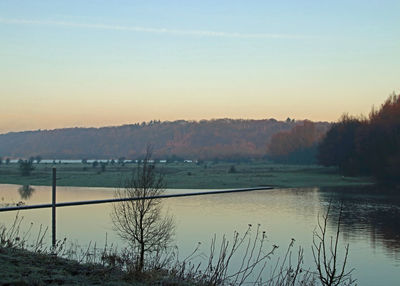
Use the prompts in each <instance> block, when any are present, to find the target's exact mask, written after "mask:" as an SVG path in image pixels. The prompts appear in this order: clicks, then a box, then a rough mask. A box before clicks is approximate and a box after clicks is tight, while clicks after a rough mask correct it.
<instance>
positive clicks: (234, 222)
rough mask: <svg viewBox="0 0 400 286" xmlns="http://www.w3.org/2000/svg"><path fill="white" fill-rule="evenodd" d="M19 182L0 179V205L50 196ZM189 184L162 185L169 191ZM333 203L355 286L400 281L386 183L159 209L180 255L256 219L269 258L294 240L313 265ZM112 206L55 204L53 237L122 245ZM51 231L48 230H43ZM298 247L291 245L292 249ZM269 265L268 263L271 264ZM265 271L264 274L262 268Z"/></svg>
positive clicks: (190, 201) (168, 204)
mask: <svg viewBox="0 0 400 286" xmlns="http://www.w3.org/2000/svg"><path fill="white" fill-rule="evenodd" d="M19 188H20V186H17V185H8V184H0V204H2V205H3V206H4V205H5V204H7V203H13V204H15V203H17V202H19V201H23V202H25V203H26V204H37V203H49V202H51V187H44V186H33V188H34V190H33V191H32V192H31V193H30V196H29V197H28V195H29V194H26V193H25V194H23V198H22V197H21V194H20V192H19V191H18V190H19ZM193 191H194V190H181V189H179V190H172V189H169V190H167V193H182V192H193ZM113 196H114V189H111V188H88V187H57V201H58V202H64V201H79V200H92V199H106V198H112V197H113ZM330 202H331V205H332V212H331V216H330V218H329V220H328V229H329V230H330V231H334V230H335V228H336V222H337V217H338V210H339V206H340V203H341V202H343V207H344V211H343V215H342V228H341V233H340V247H341V249H343V248H344V246H345V244H347V243H349V245H350V251H349V260H348V266H349V267H350V268H355V270H354V272H353V277H354V278H356V279H357V280H358V285H398V281H399V278H400V275H399V271H400V195H399V194H398V192H397V193H396V192H392V191H389V190H384V189H380V190H378V189H376V188H375V187H368V188H365V187H364V188H354V187H353V188H322V189H320V188H296V189H274V190H264V191H254V192H246V193H230V194H218V195H207V196H199V197H182V198H169V199H165V200H164V202H163V206H164V209H165V210H166V211H168V212H169V213H170V214H172V215H173V216H174V219H175V222H176V236H175V243H176V245H177V246H178V247H179V250H180V257H182V258H184V257H185V256H186V255H188V254H189V253H191V252H192V251H193V249H194V248H195V247H196V246H197V243H198V242H201V243H202V246H201V251H202V252H204V253H208V250H209V248H208V247H209V244H210V241H211V239H212V237H213V235H214V234H216V235H217V237H218V238H221V237H222V235H224V234H226V236H227V237H228V238H231V237H232V236H233V232H234V231H235V230H236V231H238V232H240V233H243V232H245V231H246V229H247V227H248V224H252V225H257V224H261V228H262V230H265V231H266V234H267V236H268V244H269V245H271V246H272V245H274V244H275V245H279V246H280V247H279V248H278V251H277V252H276V255H275V256H279V255H283V253H284V251H285V249H286V248H287V245H288V244H289V242H290V241H291V238H294V239H295V240H296V241H295V246H299V245H301V246H302V247H304V255H305V263H306V264H309V265H312V263H313V262H312V261H313V259H312V253H311V245H312V236H313V231H314V229H315V227H316V225H317V218H318V215H322V214H324V213H325V211H326V209H327V207H328V205H329V203H330ZM111 209H112V206H111V204H103V205H91V206H74V207H65V208H58V209H57V236H58V238H63V237H67V239H68V241H70V242H76V243H78V244H80V245H82V246H84V245H87V244H88V243H89V242H90V241H92V242H96V243H97V245H100V246H101V245H104V242H105V238H106V233H107V237H108V242H109V243H110V242H113V243H115V244H118V245H119V246H120V247H122V246H123V245H124V243H123V242H122V241H121V240H120V239H119V237H118V236H117V235H116V234H115V232H114V231H113V227H112V223H111V219H110V211H111ZM15 214H16V213H15V212H8V213H0V222H1V223H2V224H5V225H6V226H7V225H9V224H11V222H12V221H13V219H14V217H15ZM20 215H21V216H24V220H23V223H22V228H25V229H27V228H28V227H29V225H30V223H31V222H33V224H34V229H35V228H36V229H39V225H41V224H42V225H44V226H50V225H51V221H50V220H51V210H50V209H38V210H26V211H21V212H20ZM48 233H49V234H50V231H49V232H48ZM295 252H296V251H295ZM271 266H272V264H271ZM267 273H268V272H267Z"/></svg>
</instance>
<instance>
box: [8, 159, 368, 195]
mask: <svg viewBox="0 0 400 286" xmlns="http://www.w3.org/2000/svg"><path fill="white" fill-rule="evenodd" d="M34 166H35V170H34V171H33V172H32V174H31V175H30V176H21V174H20V172H19V168H18V164H15V163H12V164H9V165H5V164H2V165H0V183H7V184H21V185H23V184H30V185H51V169H52V167H53V166H54V167H56V168H57V184H58V185H60V186H88V187H120V186H122V185H123V182H124V181H125V179H126V178H127V177H128V176H129V175H130V173H131V172H132V170H133V168H135V167H136V165H135V164H125V166H120V165H117V164H115V165H110V164H109V165H107V167H106V170H105V171H104V172H102V171H101V167H100V166H97V167H96V168H93V167H92V165H91V164H82V163H73V164H55V165H53V164H43V163H41V164H34ZM232 166H233V167H232ZM157 170H158V171H159V172H162V173H163V174H165V181H166V183H167V187H168V188H177V189H185V188H188V189H216V188H241V187H255V186H264V185H268V186H276V187H325V186H349V185H363V184H371V183H373V182H372V180H371V179H369V178H359V177H357V178H353V177H343V176H341V175H339V174H338V173H337V171H336V169H335V168H326V167H321V166H309V165H307V166H299V165H278V164H272V163H266V162H252V163H235V164H233V163H216V164H214V163H211V162H205V163H203V164H199V165H197V164H195V163H169V164H166V163H160V164H158V165H157Z"/></svg>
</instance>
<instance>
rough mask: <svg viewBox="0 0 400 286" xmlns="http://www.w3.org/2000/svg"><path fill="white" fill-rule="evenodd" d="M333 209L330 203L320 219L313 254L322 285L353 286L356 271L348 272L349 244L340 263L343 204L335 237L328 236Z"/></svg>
mask: <svg viewBox="0 0 400 286" xmlns="http://www.w3.org/2000/svg"><path fill="white" fill-rule="evenodd" d="M330 209H331V203H329V206H328V209H327V211H326V214H325V215H324V216H323V217H322V222H321V220H320V219H319V218H318V229H317V230H316V231H314V235H313V246H312V252H313V257H314V262H315V265H316V266H317V270H318V278H319V280H320V281H321V283H322V285H326V286H337V285H353V284H354V283H355V280H353V279H352V277H351V273H352V272H353V270H354V269H351V270H349V271H346V266H347V258H348V255H349V244H347V245H346V246H345V248H344V254H343V259H342V261H341V262H340V261H339V249H338V243H339V235H340V225H341V221H342V212H343V203H342V204H341V206H340V210H339V218H338V222H337V227H336V233H335V235H334V236H330V237H329V236H328V230H327V226H328V217H329V213H330Z"/></svg>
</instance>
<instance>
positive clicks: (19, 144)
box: [0, 119, 329, 160]
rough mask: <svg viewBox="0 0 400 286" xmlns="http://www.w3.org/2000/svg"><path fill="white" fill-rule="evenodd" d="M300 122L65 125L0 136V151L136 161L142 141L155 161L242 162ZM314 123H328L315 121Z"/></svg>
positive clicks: (20, 155)
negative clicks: (79, 126)
mask: <svg viewBox="0 0 400 286" xmlns="http://www.w3.org/2000/svg"><path fill="white" fill-rule="evenodd" d="M301 122H302V121H294V120H287V121H277V120H275V119H262V120H244V119H213V120H201V121H185V120H178V121H172V122H169V121H164V122H160V121H150V122H148V123H145V122H143V123H140V124H139V123H137V124H130V125H123V126H116V127H102V128H66V129H56V130H38V131H26V132H12V133H7V134H0V155H3V156H9V157H12V158H29V157H30V156H37V155H40V156H41V157H42V158H45V159H53V158H58V159H82V158H93V159H98V158H105V159H106V158H119V157H125V158H126V159H128V160H132V159H141V158H142V157H143V155H144V154H145V149H146V145H147V144H148V143H151V144H152V145H153V148H154V153H153V157H154V159H168V158H184V159H197V160H246V159H249V158H250V159H252V158H261V157H263V156H264V155H265V149H266V146H267V144H268V142H269V141H270V140H271V137H272V136H273V135H274V134H276V133H277V132H280V131H288V130H290V129H292V128H293V127H294V126H296V125H298V124H301ZM315 125H316V126H328V125H329V123H326V122H318V123H315Z"/></svg>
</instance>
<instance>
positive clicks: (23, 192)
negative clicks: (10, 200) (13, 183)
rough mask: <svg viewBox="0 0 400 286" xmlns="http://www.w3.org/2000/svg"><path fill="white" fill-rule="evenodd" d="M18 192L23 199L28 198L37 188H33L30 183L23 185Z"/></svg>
mask: <svg viewBox="0 0 400 286" xmlns="http://www.w3.org/2000/svg"><path fill="white" fill-rule="evenodd" d="M18 192H19V195H20V196H21V199H22V200H27V199H29V198H30V197H31V196H32V194H33V193H34V192H35V189H34V188H32V187H31V186H30V185H23V186H21V187H20V188H19V189H18Z"/></svg>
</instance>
